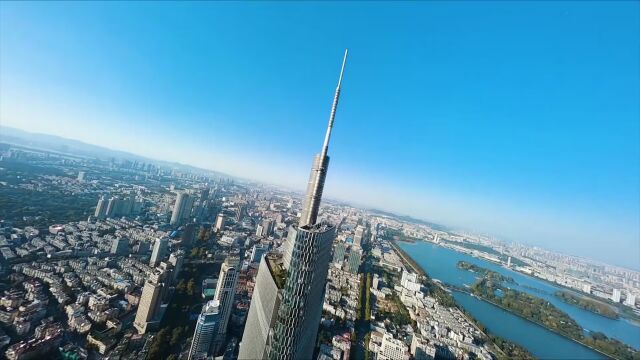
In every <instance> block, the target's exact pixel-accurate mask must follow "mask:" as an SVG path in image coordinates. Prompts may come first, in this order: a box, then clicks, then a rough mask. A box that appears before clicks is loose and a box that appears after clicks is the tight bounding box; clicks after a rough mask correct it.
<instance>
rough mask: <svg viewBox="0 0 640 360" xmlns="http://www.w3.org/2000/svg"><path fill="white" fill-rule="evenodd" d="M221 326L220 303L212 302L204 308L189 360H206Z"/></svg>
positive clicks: (195, 332) (194, 334)
mask: <svg viewBox="0 0 640 360" xmlns="http://www.w3.org/2000/svg"><path fill="white" fill-rule="evenodd" d="M219 324H220V303H219V302H218V301H217V300H211V301H209V302H207V304H206V305H205V306H204V307H203V308H202V312H201V313H200V315H199V316H198V322H196V330H195V331H194V332H193V340H192V341H191V349H190V350H189V360H196V359H206V358H207V355H208V354H209V350H210V348H211V344H212V343H213V338H214V337H215V336H216V332H217V329H218V325H219Z"/></svg>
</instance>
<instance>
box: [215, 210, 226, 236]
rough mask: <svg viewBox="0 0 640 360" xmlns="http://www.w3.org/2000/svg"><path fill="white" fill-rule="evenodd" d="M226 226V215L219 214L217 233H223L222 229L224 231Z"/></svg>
mask: <svg viewBox="0 0 640 360" xmlns="http://www.w3.org/2000/svg"><path fill="white" fill-rule="evenodd" d="M224 224H225V217H224V214H223V213H220V214H218V217H217V218H216V226H215V230H216V232H218V231H221V230H222V229H224Z"/></svg>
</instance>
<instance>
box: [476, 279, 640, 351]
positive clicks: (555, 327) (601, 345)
mask: <svg viewBox="0 0 640 360" xmlns="http://www.w3.org/2000/svg"><path fill="white" fill-rule="evenodd" d="M471 292H472V293H473V294H474V295H476V296H478V297H480V298H482V299H485V300H487V301H489V302H491V303H493V304H496V305H498V306H500V307H502V308H504V309H506V310H508V311H511V312H512V313H514V314H517V315H519V316H522V317H523V318H525V319H527V320H529V321H532V322H535V323H537V324H540V325H541V326H544V327H546V328H547V329H550V330H552V331H554V332H556V333H558V334H560V335H563V336H565V337H568V338H570V339H573V340H575V341H578V342H580V343H583V344H585V345H587V346H590V347H592V348H594V349H596V350H598V351H600V352H602V353H604V354H606V355H608V356H610V357H612V358H615V359H625V360H627V359H628V360H640V352H638V351H636V350H635V349H633V348H632V347H630V346H628V345H626V344H623V343H622V342H620V341H618V340H615V339H611V338H608V337H606V336H605V335H604V334H601V333H591V334H588V335H586V334H585V333H584V331H583V330H582V327H580V325H578V323H577V322H576V321H575V320H574V319H572V318H571V317H570V316H569V315H567V314H566V313H565V312H563V311H561V310H560V309H558V308H556V307H555V306H554V305H553V304H551V303H550V302H548V301H546V300H543V299H541V298H538V297H535V296H533V295H530V294H527V293H524V292H521V291H517V290H514V289H509V288H506V287H504V286H502V285H501V284H500V283H499V282H496V281H493V280H491V279H489V278H482V279H480V280H478V281H477V282H476V283H475V284H473V286H472V287H471Z"/></svg>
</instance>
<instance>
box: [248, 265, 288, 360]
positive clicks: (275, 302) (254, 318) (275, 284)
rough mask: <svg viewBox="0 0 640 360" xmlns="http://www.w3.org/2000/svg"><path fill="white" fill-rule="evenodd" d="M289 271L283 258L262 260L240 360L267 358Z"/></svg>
mask: <svg viewBox="0 0 640 360" xmlns="http://www.w3.org/2000/svg"><path fill="white" fill-rule="evenodd" d="M285 273H286V270H285V269H284V268H283V266H282V258H281V257H278V256H277V254H267V255H266V256H264V257H262V259H261V260H260V266H259V267H258V275H256V286H255V287H254V289H253V296H252V297H251V306H250V307H249V314H248V316H247V323H246V324H245V327H244V334H243V335H242V343H240V352H239V353H238V359H266V357H267V351H268V348H267V344H268V342H269V337H270V336H271V335H270V333H271V329H273V327H274V326H275V323H276V318H277V313H278V308H279V307H280V294H281V292H282V290H283V288H284V279H285V275H284V274H285Z"/></svg>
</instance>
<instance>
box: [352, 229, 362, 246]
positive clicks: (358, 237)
mask: <svg viewBox="0 0 640 360" xmlns="http://www.w3.org/2000/svg"><path fill="white" fill-rule="evenodd" d="M363 237H364V226H362V225H358V226H356V233H355V235H354V236H353V244H354V245H356V246H362V238H363Z"/></svg>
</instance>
